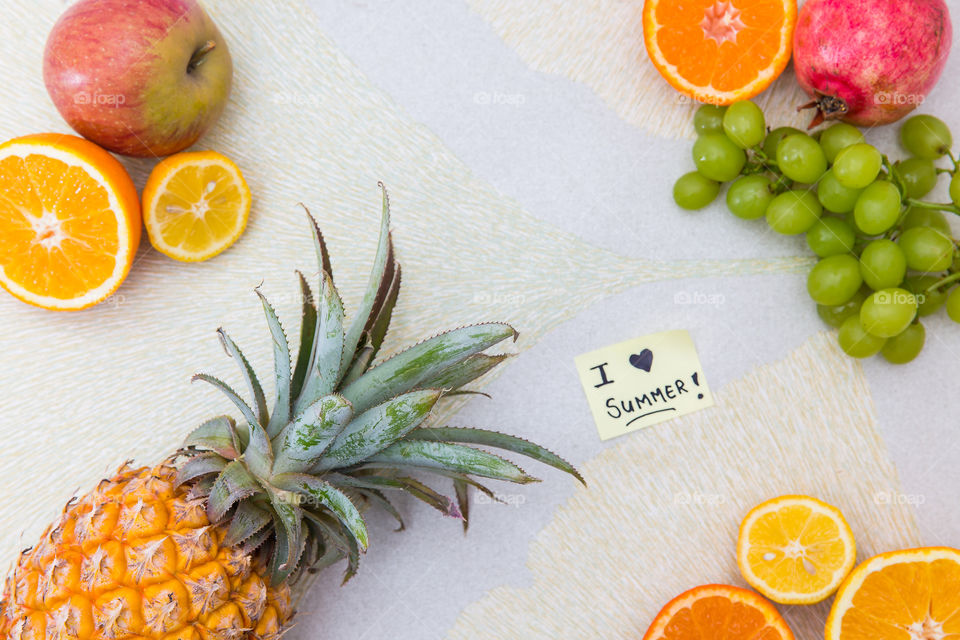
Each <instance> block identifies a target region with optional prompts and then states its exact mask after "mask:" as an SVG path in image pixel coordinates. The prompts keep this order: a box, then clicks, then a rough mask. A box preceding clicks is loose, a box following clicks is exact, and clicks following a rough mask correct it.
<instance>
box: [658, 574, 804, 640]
mask: <svg viewBox="0 0 960 640" xmlns="http://www.w3.org/2000/svg"><path fill="white" fill-rule="evenodd" d="M721 639H722V640H793V633H792V632H791V631H790V627H788V626H787V623H786V622H785V621H784V619H783V618H782V617H781V616H780V613H779V612H778V611H777V609H776V607H774V606H773V605H772V604H771V603H770V602H768V601H767V600H765V599H763V598H762V597H761V596H759V595H757V594H755V593H754V592H753V591H748V590H746V589H741V588H740V587H731V586H728V585H724V584H708V585H704V586H702V587H695V588H693V589H690V590H689V591H686V592H684V593H682V594H680V595H679V596H677V597H676V598H674V599H673V600H671V601H670V602H669V603H667V606H665V607H664V608H663V609H662V610H661V611H660V613H659V614H657V617H656V618H654V620H653V624H651V625H650V628H649V629H647V633H646V635H644V636H643V640H721Z"/></svg>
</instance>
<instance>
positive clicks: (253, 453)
mask: <svg viewBox="0 0 960 640" xmlns="http://www.w3.org/2000/svg"><path fill="white" fill-rule="evenodd" d="M243 458H244V460H245V461H246V463H247V467H248V468H249V469H250V472H251V473H252V474H253V475H254V476H256V477H258V478H269V477H270V475H271V474H272V473H273V446H272V445H271V444H270V438H268V437H267V432H266V431H265V430H264V429H263V427H261V426H260V425H258V424H252V425H250V444H248V445H247V448H246V449H245V450H244V452H243Z"/></svg>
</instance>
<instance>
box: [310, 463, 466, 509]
mask: <svg viewBox="0 0 960 640" xmlns="http://www.w3.org/2000/svg"><path fill="white" fill-rule="evenodd" d="M327 480H328V481H329V482H330V483H331V484H334V485H336V486H342V487H353V488H358V489H396V490H399V491H405V492H407V493H409V494H410V495H412V496H413V497H414V498H417V499H418V500H421V501H423V502H425V503H427V504H428V505H430V506H431V507H433V508H434V509H437V510H438V511H440V512H441V513H442V514H443V515H445V516H450V517H452V518H462V517H463V515H462V514H461V513H460V510H459V508H458V507H457V505H456V503H454V501H453V500H451V499H450V498H448V497H447V496H445V495H443V494H442V493H437V492H436V491H434V490H433V489H431V488H430V487H428V486H427V485H425V484H423V483H422V482H420V481H419V480H415V479H413V478H407V477H399V478H387V477H384V476H376V475H372V476H361V477H356V476H348V475H342V474H331V475H330V476H328V477H327Z"/></svg>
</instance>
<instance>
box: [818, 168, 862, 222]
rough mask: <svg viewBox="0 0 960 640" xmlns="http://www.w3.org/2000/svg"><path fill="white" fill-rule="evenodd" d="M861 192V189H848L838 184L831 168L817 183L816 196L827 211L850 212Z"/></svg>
mask: <svg viewBox="0 0 960 640" xmlns="http://www.w3.org/2000/svg"><path fill="white" fill-rule="evenodd" d="M862 192H863V189H850V188H848V187H845V186H843V185H842V184H840V181H839V180H837V177H836V176H835V175H834V174H833V169H830V170H829V171H827V172H826V173H825V174H823V177H822V178H820V183H819V184H818V185H817V198H818V199H819V200H820V204H822V205H823V206H824V208H825V209H826V210H827V211H833V212H834V213H850V212H851V211H853V207H854V206H855V205H856V204H857V198H859V197H860V194H861V193H862Z"/></svg>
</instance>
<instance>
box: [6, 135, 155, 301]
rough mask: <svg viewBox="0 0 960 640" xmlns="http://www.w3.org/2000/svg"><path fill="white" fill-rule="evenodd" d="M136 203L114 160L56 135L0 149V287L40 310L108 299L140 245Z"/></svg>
mask: <svg viewBox="0 0 960 640" xmlns="http://www.w3.org/2000/svg"><path fill="white" fill-rule="evenodd" d="M141 226H142V223H141V219H140V203H139V199H138V198H137V190H136V188H135V187H134V185H133V181H132V180H131V179H130V176H129V174H127V171H126V169H124V168H123V165H121V164H120V162H118V161H117V159H116V158H114V157H113V156H111V155H110V154H109V153H107V152H106V151H104V150H103V149H101V148H100V147H98V146H97V145H95V144H93V143H92V142H89V141H87V140H84V139H83V138H78V137H77V136H71V135H64V134H53V133H49V134H38V135H32V136H26V137H22V138H15V139H13V140H10V141H8V142H5V143H3V144H2V145H0V286H2V287H3V288H4V289H6V290H7V291H9V292H10V293H11V294H13V295H14V296H16V297H17V298H19V299H20V300H22V301H24V302H26V303H28V304H32V305H35V306H38V307H43V308H45V309H52V310H56V311H75V310H78V309H84V308H86V307H89V306H91V305H94V304H96V303H98V302H100V301H102V300H104V299H106V298H107V297H108V296H110V295H111V294H113V292H115V291H116V290H117V288H119V287H120V284H121V283H122V282H123V280H124V279H125V278H126V277H127V274H128V273H129V271H130V266H131V265H132V264H133V259H134V256H135V255H136V252H137V246H138V245H139V244H140V228H141Z"/></svg>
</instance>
